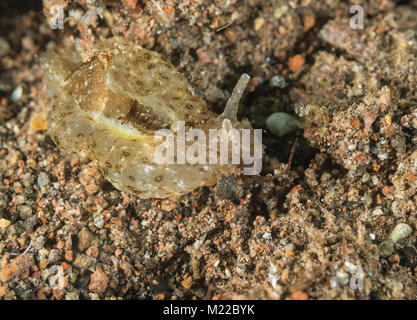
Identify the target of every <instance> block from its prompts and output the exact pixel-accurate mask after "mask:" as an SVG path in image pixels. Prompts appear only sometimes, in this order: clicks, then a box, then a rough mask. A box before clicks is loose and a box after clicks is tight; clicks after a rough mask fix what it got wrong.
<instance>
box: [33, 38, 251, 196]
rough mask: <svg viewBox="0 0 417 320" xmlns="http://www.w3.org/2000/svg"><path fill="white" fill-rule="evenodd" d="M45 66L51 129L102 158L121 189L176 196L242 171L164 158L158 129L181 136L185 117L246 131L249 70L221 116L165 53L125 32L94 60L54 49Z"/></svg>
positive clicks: (101, 46)
mask: <svg viewBox="0 0 417 320" xmlns="http://www.w3.org/2000/svg"><path fill="white" fill-rule="evenodd" d="M41 66H42V69H43V70H44V72H45V75H46V81H47V84H48V96H49V102H48V119H47V122H48V133H49V135H50V136H51V137H52V139H53V140H54V141H55V143H56V144H57V145H58V146H60V147H62V148H63V149H65V150H67V151H70V152H80V151H84V152H86V154H87V156H89V157H90V158H92V159H96V160H98V162H99V164H100V166H101V169H102V172H103V174H104V175H105V177H106V178H107V179H108V180H109V181H110V182H111V183H112V184H113V185H114V186H115V187H116V188H118V189H119V190H121V191H125V192H128V193H132V194H135V195H136V196H138V197H139V198H166V197H171V198H175V197H178V196H180V195H183V194H186V193H189V192H190V191H192V190H194V189H195V188H197V187H201V186H206V185H207V186H208V185H214V184H215V183H216V181H217V177H218V175H219V173H220V172H221V171H226V172H229V173H230V172H232V171H233V170H235V169H236V166H235V165H231V164H230V165H229V164H228V165H220V164H198V163H197V164H193V165H191V164H189V163H186V164H157V163H155V161H154V152H155V148H156V147H157V146H158V145H159V144H160V142H158V141H155V132H156V130H159V129H162V128H167V129H171V130H173V132H174V133H175V134H176V131H175V130H176V127H175V126H176V123H177V121H184V122H185V127H186V128H200V129H201V130H202V131H204V132H205V133H207V132H208V131H209V129H216V128H217V129H220V127H221V126H222V124H223V125H224V123H225V122H224V120H227V123H228V124H229V125H230V126H231V127H233V128H236V129H238V130H239V129H242V128H250V126H249V124H248V123H246V122H239V121H237V118H236V113H237V107H238V102H239V98H240V96H241V95H242V92H243V90H244V88H245V86H246V84H247V82H248V80H249V77H248V76H247V75H244V76H242V78H241V80H240V81H239V83H238V85H237V86H236V88H235V90H234V94H233V95H232V97H231V98H230V99H229V101H228V104H227V105H226V109H225V112H224V113H223V114H222V115H220V116H219V115H216V114H214V113H212V112H210V111H209V110H208V109H207V107H206V104H205V102H204V101H203V100H202V99H200V98H198V97H196V96H193V95H192V93H191V89H190V86H189V84H188V82H187V80H186V78H185V77H184V76H183V75H182V74H180V73H179V72H178V71H176V70H175V68H174V67H173V66H172V65H171V63H169V62H168V61H166V60H165V59H164V58H163V57H162V56H161V55H160V54H158V53H156V52H153V51H150V50H146V49H144V48H141V47H139V46H137V45H135V44H133V43H132V42H130V41H128V40H126V39H123V38H111V39H107V40H104V41H101V42H98V43H96V45H95V47H94V55H93V57H92V58H91V59H90V60H89V61H88V62H86V63H82V62H81V58H80V57H79V56H78V55H77V54H76V53H74V52H69V51H64V52H63V53H61V54H58V53H56V52H55V51H49V52H46V53H45V54H44V55H43V56H42V57H41ZM187 143H189V142H187Z"/></svg>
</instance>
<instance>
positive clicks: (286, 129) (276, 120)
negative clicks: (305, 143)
mask: <svg viewBox="0 0 417 320" xmlns="http://www.w3.org/2000/svg"><path fill="white" fill-rule="evenodd" d="M266 126H267V128H268V129H269V131H271V132H272V133H273V134H275V135H276V136H278V137H282V136H285V135H286V134H289V133H291V132H294V131H295V130H297V129H298V126H299V123H298V120H297V119H296V118H295V117H294V116H292V115H290V114H288V113H285V112H277V113H274V114H271V115H270V116H269V117H268V119H266Z"/></svg>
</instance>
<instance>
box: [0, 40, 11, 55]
mask: <svg viewBox="0 0 417 320" xmlns="http://www.w3.org/2000/svg"><path fill="white" fill-rule="evenodd" d="M9 51H10V45H9V43H8V42H7V41H6V40H4V38H0V57H4V56H5V55H6V54H8V53H9Z"/></svg>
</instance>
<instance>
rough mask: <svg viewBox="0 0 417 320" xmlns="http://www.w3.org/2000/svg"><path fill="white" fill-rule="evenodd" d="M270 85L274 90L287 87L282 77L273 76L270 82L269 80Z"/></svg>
mask: <svg viewBox="0 0 417 320" xmlns="http://www.w3.org/2000/svg"><path fill="white" fill-rule="evenodd" d="M269 85H270V86H271V87H272V88H282V87H284V86H285V78H284V77H282V76H273V77H272V78H271V79H270V80H269Z"/></svg>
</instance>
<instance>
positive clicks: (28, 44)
mask: <svg viewBox="0 0 417 320" xmlns="http://www.w3.org/2000/svg"><path fill="white" fill-rule="evenodd" d="M33 46H34V43H33V40H32V38H31V37H24V38H23V39H22V47H23V49H25V50H32V48H33Z"/></svg>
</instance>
